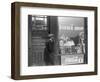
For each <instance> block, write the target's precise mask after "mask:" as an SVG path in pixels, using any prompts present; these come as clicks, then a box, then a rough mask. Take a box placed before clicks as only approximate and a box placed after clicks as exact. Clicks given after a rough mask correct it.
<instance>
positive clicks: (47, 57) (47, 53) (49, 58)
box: [44, 39, 55, 65]
mask: <svg viewBox="0 0 100 82" xmlns="http://www.w3.org/2000/svg"><path fill="white" fill-rule="evenodd" d="M54 43H55V42H54V40H52V41H51V40H50V39H49V40H48V41H47V42H46V47H45V50H44V61H45V63H49V64H51V65H52V64H54Z"/></svg>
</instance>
